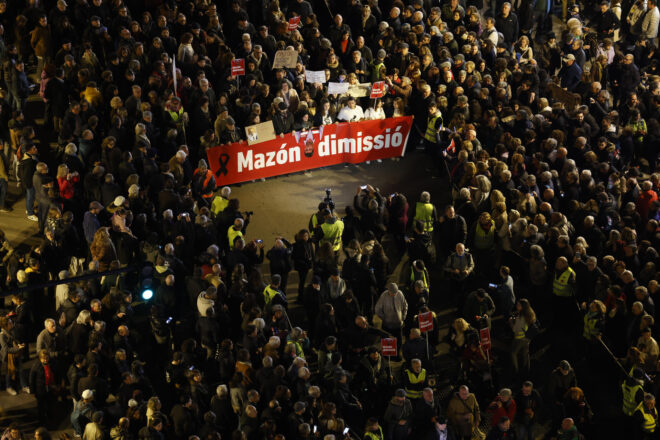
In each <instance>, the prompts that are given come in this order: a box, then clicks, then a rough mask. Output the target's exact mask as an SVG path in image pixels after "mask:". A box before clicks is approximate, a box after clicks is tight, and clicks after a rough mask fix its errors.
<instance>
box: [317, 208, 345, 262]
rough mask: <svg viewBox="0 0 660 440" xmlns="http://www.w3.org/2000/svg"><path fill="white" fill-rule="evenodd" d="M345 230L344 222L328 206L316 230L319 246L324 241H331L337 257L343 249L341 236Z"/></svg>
mask: <svg viewBox="0 0 660 440" xmlns="http://www.w3.org/2000/svg"><path fill="white" fill-rule="evenodd" d="M343 232H344V222H343V221H341V220H339V219H338V218H337V216H336V215H335V214H333V213H332V211H330V209H328V208H326V209H325V211H324V221H323V223H321V224H320V225H319V226H318V227H317V228H316V230H315V235H316V237H317V239H318V241H319V246H321V245H323V244H324V243H330V244H331V245H332V250H333V251H334V252H335V257H336V256H337V253H338V252H339V251H340V250H341V236H342V234H343Z"/></svg>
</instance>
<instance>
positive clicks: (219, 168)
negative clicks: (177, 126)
mask: <svg viewBox="0 0 660 440" xmlns="http://www.w3.org/2000/svg"><path fill="white" fill-rule="evenodd" d="M412 120H413V118H412V116H402V117H400V118H388V119H376V120H372V121H361V122H351V123H347V122H345V123H340V124H331V125H325V126H322V127H319V128H318V129H314V130H312V138H310V137H309V133H308V132H302V133H299V136H296V134H295V133H293V132H291V133H288V134H285V135H284V136H282V137H280V136H278V137H276V138H275V139H273V140H270V141H264V142H261V143H258V144H255V145H247V143H245V142H236V143H233V144H229V145H221V146H217V147H213V148H209V149H208V150H207V152H206V156H207V158H208V161H209V166H210V168H211V171H213V172H214V173H215V175H216V180H217V181H218V182H219V184H220V185H230V184H232V183H240V182H247V181H250V180H255V179H261V178H266V177H273V176H279V175H282V174H289V173H296V172H300V171H306V170H311V169H314V168H320V167H327V166H331V165H337V164H341V163H361V162H366V161H368V160H377V159H388V158H392V157H400V156H403V154H404V153H405V151H406V144H407V142H408V135H409V134H410V128H411V127H412ZM296 137H297V139H296Z"/></svg>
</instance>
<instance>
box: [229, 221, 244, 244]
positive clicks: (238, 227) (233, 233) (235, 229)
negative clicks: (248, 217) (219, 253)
mask: <svg viewBox="0 0 660 440" xmlns="http://www.w3.org/2000/svg"><path fill="white" fill-rule="evenodd" d="M244 225H245V222H244V221H243V219H242V218H237V219H235V220H234V224H233V225H231V226H230V227H229V229H227V241H228V242H229V250H230V251H233V250H234V243H235V242H236V239H237V238H244V236H243V228H244Z"/></svg>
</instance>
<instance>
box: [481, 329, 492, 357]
mask: <svg viewBox="0 0 660 440" xmlns="http://www.w3.org/2000/svg"><path fill="white" fill-rule="evenodd" d="M479 339H481V348H483V349H484V351H490V347H491V343H490V329H489V328H488V327H486V328H482V329H481V330H479Z"/></svg>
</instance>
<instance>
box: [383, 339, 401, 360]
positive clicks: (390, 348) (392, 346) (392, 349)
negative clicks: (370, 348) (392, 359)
mask: <svg viewBox="0 0 660 440" xmlns="http://www.w3.org/2000/svg"><path fill="white" fill-rule="evenodd" d="M380 346H381V349H382V354H383V356H396V355H397V354H398V353H397V349H396V338H383V339H381V340H380Z"/></svg>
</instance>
